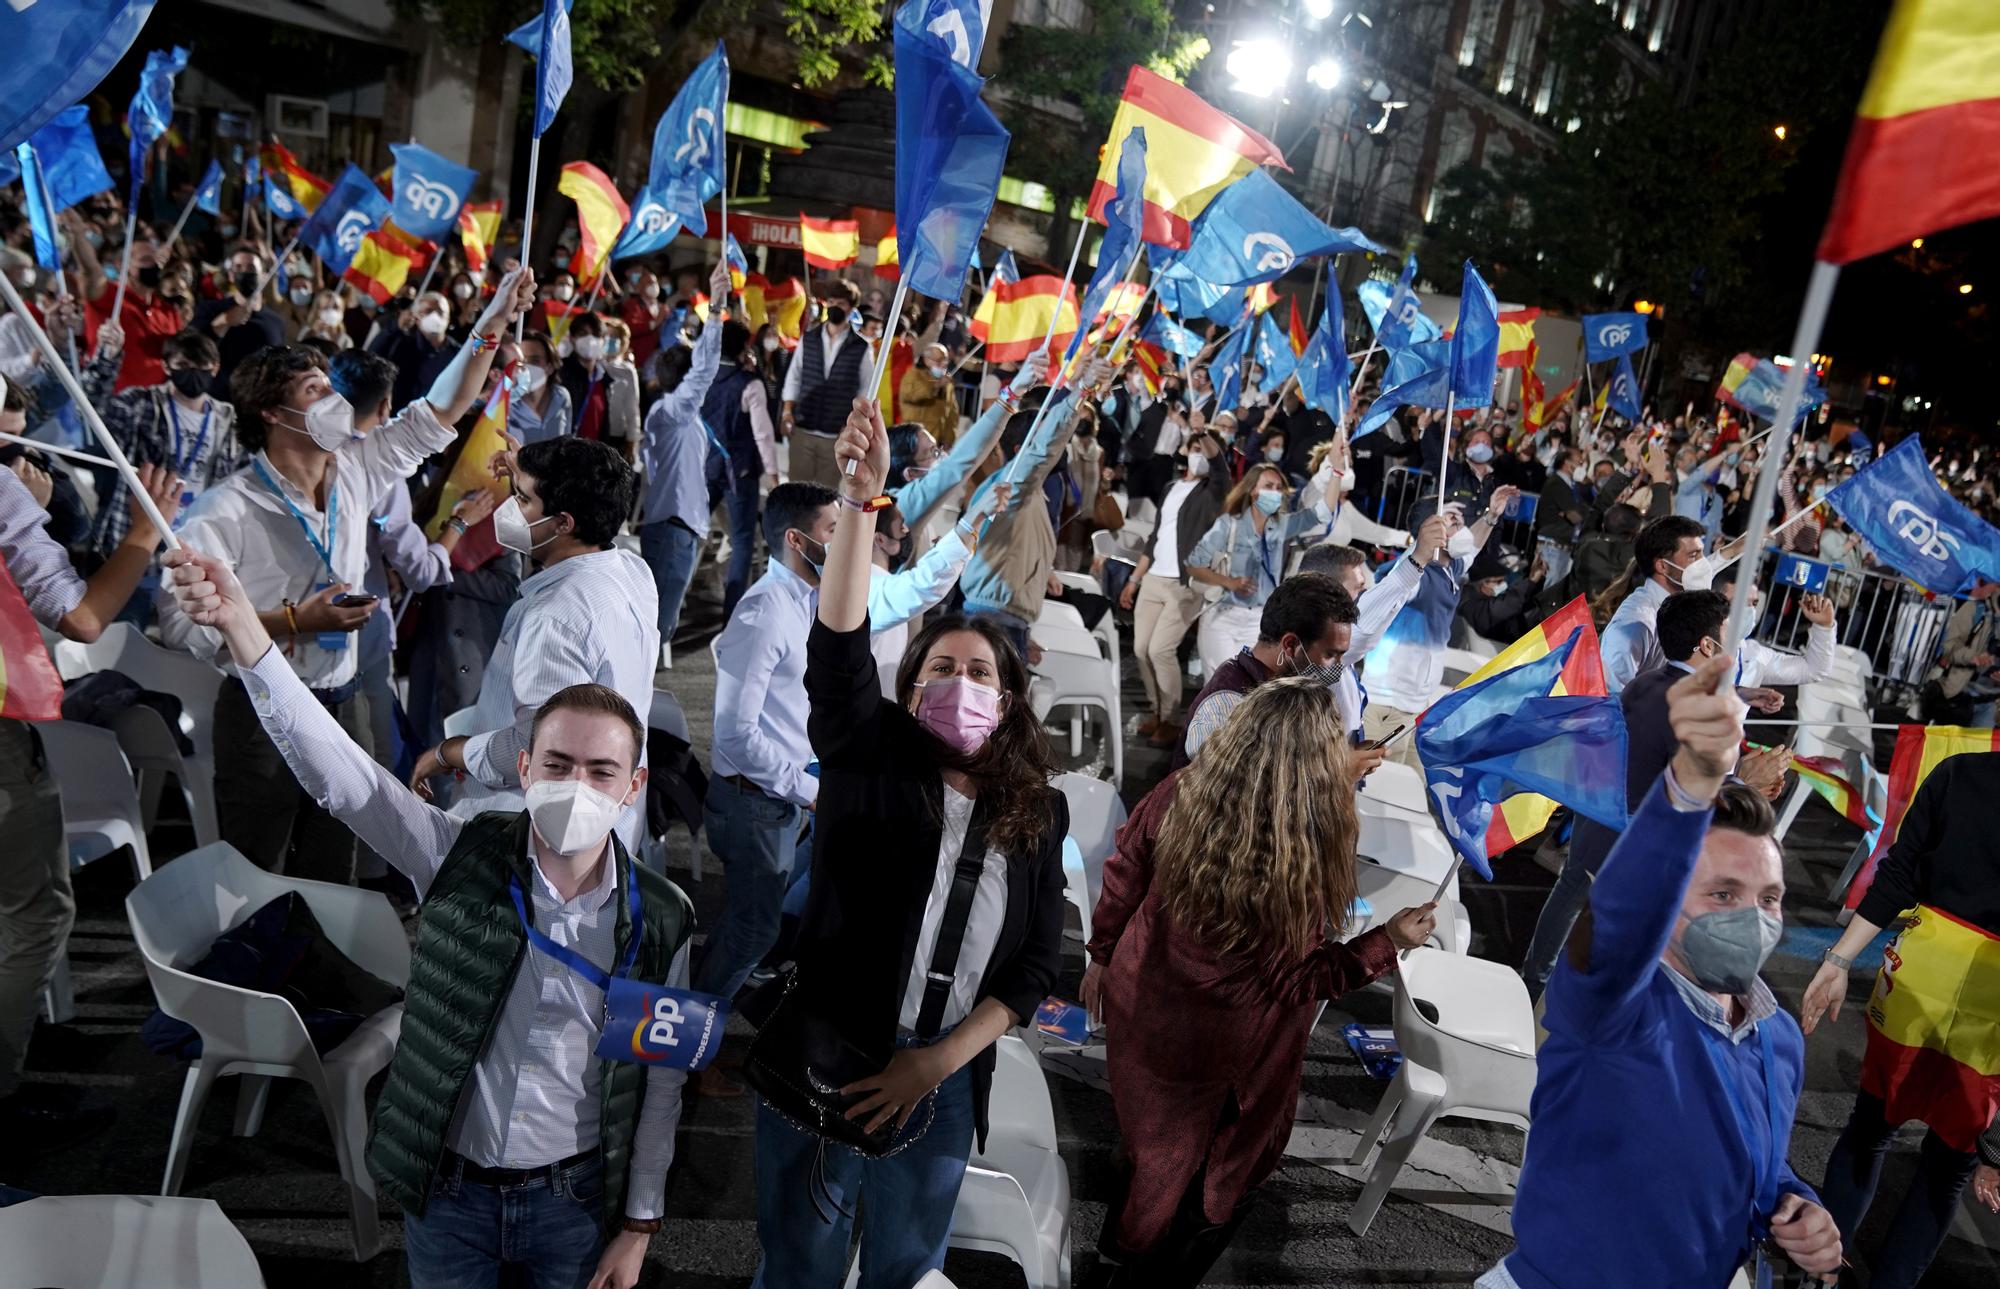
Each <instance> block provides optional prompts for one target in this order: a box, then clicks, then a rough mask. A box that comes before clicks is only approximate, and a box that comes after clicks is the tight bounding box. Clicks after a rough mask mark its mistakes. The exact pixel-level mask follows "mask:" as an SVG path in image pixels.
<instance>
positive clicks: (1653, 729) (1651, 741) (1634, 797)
mask: <svg viewBox="0 0 2000 1289" xmlns="http://www.w3.org/2000/svg"><path fill="white" fill-rule="evenodd" d="M1685 675H1687V673H1686V672H1684V671H1682V670H1681V669H1680V668H1678V667H1675V666H1672V665H1666V666H1660V667H1654V668H1652V669H1651V670H1649V671H1642V672H1640V673H1639V674H1638V675H1636V676H1634V677H1632V680H1631V682H1630V683H1629V684H1627V685H1626V686H1625V688H1624V689H1623V690H1621V691H1619V694H1618V705H1619V707H1620V708H1621V709H1623V711H1624V713H1625V808H1626V809H1627V810H1637V809H1638V808H1639V803H1640V802H1641V801H1644V800H1645V799H1646V794H1647V793H1648V792H1650V791H1652V789H1653V780H1655V779H1657V778H1659V777H1660V775H1661V773H1662V772H1664V771H1665V770H1666V768H1667V765H1668V763H1670V762H1671V761H1672V760H1673V759H1674V753H1675V752H1678V751H1679V750H1680V746H1681V745H1680V740H1679V739H1677V738H1675V737H1674V727H1673V725H1672V724H1671V723H1670V722H1669V721H1668V720H1667V691H1668V690H1669V689H1672V688H1673V687H1674V682H1675V681H1677V680H1679V679H1680V678H1681V677H1682V676H1685ZM1617 840H1618V832H1617V830H1616V829H1612V828H1606V827H1605V826H1604V825H1603V824H1601V823H1598V822H1597V821H1596V820H1595V819H1584V818H1579V819H1578V820H1577V821H1576V831H1575V833H1573V834H1572V835H1571V837H1570V850H1571V852H1572V858H1573V859H1574V861H1575V862H1577V863H1580V864H1582V865H1584V866H1585V867H1586V868H1588V869H1589V870H1590V871H1591V872H1592V873H1595V872H1596V871H1597V869H1598V866H1599V865H1601V864H1603V863H1604V861H1605V859H1606V857H1608V856H1609V855H1610V854H1611V847H1612V844H1613V843H1615V842H1616V841H1617Z"/></svg>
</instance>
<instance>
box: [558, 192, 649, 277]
mask: <svg viewBox="0 0 2000 1289" xmlns="http://www.w3.org/2000/svg"><path fill="white" fill-rule="evenodd" d="M556 191H557V192H559V193H561V194H562V195H563V196H565V197H568V198H570V199H571V200H572V201H574V202H576V224H577V229H578V231H579V234H580V236H579V239H578V244H577V255H578V263H577V269H578V273H577V279H578V281H579V282H581V283H582V284H584V285H585V286H588V285H589V284H591V283H593V282H595V281H596V280H597V275H598V274H600V273H602V272H603V271H604V265H605V262H606V261H607V260H609V259H610V258H611V248H612V247H613V246H614V245H616V244H617V241H618V234H619V233H621V232H623V231H624V229H625V224H626V221H627V220H629V219H631V218H632V208H631V207H630V206H628V205H627V204H626V203H625V199H624V198H623V197H621V196H619V195H618V188H617V185H615V184H613V183H612V182H611V176H609V175H607V174H605V173H604V172H603V171H602V170H599V169H598V168H597V167H596V166H593V165H591V164H590V163H589V162H588V161H572V162H570V163H569V164H567V165H565V166H564V167H563V168H562V177H561V178H559V179H557V180H556Z"/></svg>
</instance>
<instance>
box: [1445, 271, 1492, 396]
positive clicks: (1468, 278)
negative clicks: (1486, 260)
mask: <svg viewBox="0 0 2000 1289" xmlns="http://www.w3.org/2000/svg"><path fill="white" fill-rule="evenodd" d="M1499 367H1500V302H1499V301H1498V300H1495V299H1494V298H1493V288H1492V287H1490V286H1487V285H1486V279H1484V278H1482V277H1480V276H1479V271H1478V270H1477V269H1475V268H1473V267H1472V261H1471V260H1467V261H1466V262H1465V285H1464V287H1463V289H1461V290H1460V292H1459V296H1458V326H1457V327H1456V328H1455V329H1454V330H1453V331H1452V333H1451V393H1452V402H1453V404H1454V405H1456V406H1458V407H1488V406H1491V405H1492V403H1493V377H1494V376H1495V374H1496V373H1497V372H1498V370H1499Z"/></svg>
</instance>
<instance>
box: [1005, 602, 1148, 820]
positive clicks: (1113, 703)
mask: <svg viewBox="0 0 2000 1289" xmlns="http://www.w3.org/2000/svg"><path fill="white" fill-rule="evenodd" d="M1073 611H1074V610H1072V612H1073ZM1034 639H1035V643H1036V644H1038V645H1040V646H1041V648H1042V660H1041V661H1040V662H1039V663H1036V664H1035V666H1034V673H1035V675H1036V676H1037V677H1038V678H1040V679H1041V681H1042V682H1043V683H1042V684H1040V685H1037V686H1034V687H1033V689H1031V691H1030V694H1029V698H1030V701H1031V702H1032V703H1033V704H1034V711H1035V716H1036V718H1037V719H1045V718H1046V717H1047V716H1048V714H1049V712H1050V711H1051V710H1053V709H1054V708H1057V707H1062V706H1078V707H1093V708H1096V709H1098V710H1099V711H1102V712H1103V713H1104V719H1105V731H1104V746H1105V749H1106V751H1107V752H1108V753H1109V759H1110V762H1111V781H1112V782H1113V783H1114V784H1115V783H1119V782H1122V781H1123V779H1124V777H1125V739H1124V732H1125V728H1124V716H1123V714H1122V711H1123V709H1122V707H1121V705H1120V702H1119V696H1118V677H1117V671H1116V669H1115V668H1114V667H1113V665H1112V664H1111V663H1110V661H1109V660H1107V659H1106V658H1105V657H1104V655H1103V653H1102V652H1101V651H1100V649H1099V648H1098V643H1097V640H1096V639H1095V637H1093V636H1091V635H1090V634H1089V633H1088V632H1086V631H1082V630H1077V629H1072V628H1068V627H1060V626H1055V625H1052V624H1039V625H1037V626H1036V627H1035V628H1034ZM1081 729H1082V727H1081V722H1080V721H1072V723H1071V727H1070V754H1071V755H1072V756H1075V755H1080V754H1081V752H1082V750H1083V749H1082V746H1081Z"/></svg>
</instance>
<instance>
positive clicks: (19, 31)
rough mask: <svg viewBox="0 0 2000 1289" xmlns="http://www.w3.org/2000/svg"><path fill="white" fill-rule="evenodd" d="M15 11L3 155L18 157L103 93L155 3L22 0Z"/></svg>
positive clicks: (0, 102)
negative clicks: (72, 109) (52, 125)
mask: <svg viewBox="0 0 2000 1289" xmlns="http://www.w3.org/2000/svg"><path fill="white" fill-rule="evenodd" d="M8 10H9V12H8V14H7V16H6V19H5V25H4V27H0V30H4V31H5V33H6V38H7V58H6V60H5V62H4V63H0V151H7V152H11V151H13V150H14V148H15V145H17V144H19V143H21V142H22V141H23V140H25V139H27V138H28V136H30V135H32V134H34V133H35V132H36V131H37V130H40V129H41V128H42V127H43V126H44V125H47V124H48V123H49V121H50V119H51V118H53V117H54V116H55V115H56V114H57V113H58V112H62V111H64V110H65V109H67V108H68V107H69V105H70V104H72V103H75V102H78V101H79V100H81V99H83V98H85V97H87V96H88V95H89V94H90V92H91V91H92V90H94V89H96V88H97V85H98V83H99V82H100V81H102V80H103V79H104V78H105V76H106V75H108V74H109V73H110V71H111V69H112V68H113V67H115V66H117V64H118V61H119V60H120V59H121V58H123V57H124V56H125V51H126V50H128V49H130V48H131V47H132V42H133V41H134V40H136V39H137V38H138V36H139V29H140V28H141V27H143V26H145V25H146V19H147V18H148V17H150V16H151V15H152V12H153V0H42V3H39V4H22V3H20V2H19V0H15V2H14V3H11V4H9V6H8Z"/></svg>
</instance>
